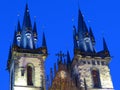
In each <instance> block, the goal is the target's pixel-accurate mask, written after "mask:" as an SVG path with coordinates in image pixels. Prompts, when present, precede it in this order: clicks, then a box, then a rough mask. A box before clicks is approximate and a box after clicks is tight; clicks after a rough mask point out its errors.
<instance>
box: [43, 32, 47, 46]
mask: <svg viewBox="0 0 120 90" xmlns="http://www.w3.org/2000/svg"><path fill="white" fill-rule="evenodd" d="M42 47H47V45H46V39H45V34H44V33H43V39H42Z"/></svg>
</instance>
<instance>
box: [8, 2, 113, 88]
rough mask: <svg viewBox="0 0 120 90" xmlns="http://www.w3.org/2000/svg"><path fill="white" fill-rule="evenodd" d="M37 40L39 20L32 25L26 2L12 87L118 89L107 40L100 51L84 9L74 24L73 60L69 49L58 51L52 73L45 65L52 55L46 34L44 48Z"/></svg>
mask: <svg viewBox="0 0 120 90" xmlns="http://www.w3.org/2000/svg"><path fill="white" fill-rule="evenodd" d="M37 41H38V37H37V27H36V22H34V26H33V27H32V25H31V20H30V13H29V9H28V4H26V7H25V12H24V18H23V24H22V26H21V24H20V22H19V21H18V24H17V30H16V31H15V33H14V40H13V44H12V46H11V47H10V50H9V57H8V62H7V70H8V71H9V74H10V90H114V88H113V84H112V80H111V75H110V69H109V67H108V65H109V62H110V60H111V56H110V53H109V50H108V48H107V44H106V42H105V39H104V38H103V47H104V48H103V50H101V51H100V52H96V50H95V47H94V46H95V38H94V35H93V32H92V29H91V28H89V29H88V28H87V26H86V23H85V21H84V18H83V16H82V13H81V11H80V9H79V10H78V26H77V28H76V26H73V42H74V57H73V58H72V59H71V58H70V55H69V52H67V54H63V53H62V52H61V51H60V53H58V54H56V55H57V56H58V61H57V65H56V64H54V70H52V69H50V75H48V76H46V75H45V68H44V62H45V60H46V57H47V56H48V51H47V46H46V39H45V34H44V33H43V38H42V45H41V46H40V47H37V46H36V42H37ZM71 43H72V41H71ZM63 57H66V58H63ZM46 67H47V66H46Z"/></svg>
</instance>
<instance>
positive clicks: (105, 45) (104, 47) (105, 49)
mask: <svg viewBox="0 0 120 90" xmlns="http://www.w3.org/2000/svg"><path fill="white" fill-rule="evenodd" d="M103 50H104V51H109V50H108V47H107V44H106V41H105V39H104V38H103Z"/></svg>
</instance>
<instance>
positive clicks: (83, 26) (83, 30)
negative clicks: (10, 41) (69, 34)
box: [78, 9, 88, 35]
mask: <svg viewBox="0 0 120 90" xmlns="http://www.w3.org/2000/svg"><path fill="white" fill-rule="evenodd" d="M78 32H80V34H81V35H82V34H86V33H88V29H87V26H86V24H85V21H84V19H83V16H82V13H81V11H80V9H79V10H78Z"/></svg>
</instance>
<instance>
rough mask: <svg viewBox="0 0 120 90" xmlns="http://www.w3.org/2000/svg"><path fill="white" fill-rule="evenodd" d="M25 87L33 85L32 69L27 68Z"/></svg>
mask: <svg viewBox="0 0 120 90" xmlns="http://www.w3.org/2000/svg"><path fill="white" fill-rule="evenodd" d="M27 85H33V82H32V67H31V66H27Z"/></svg>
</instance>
